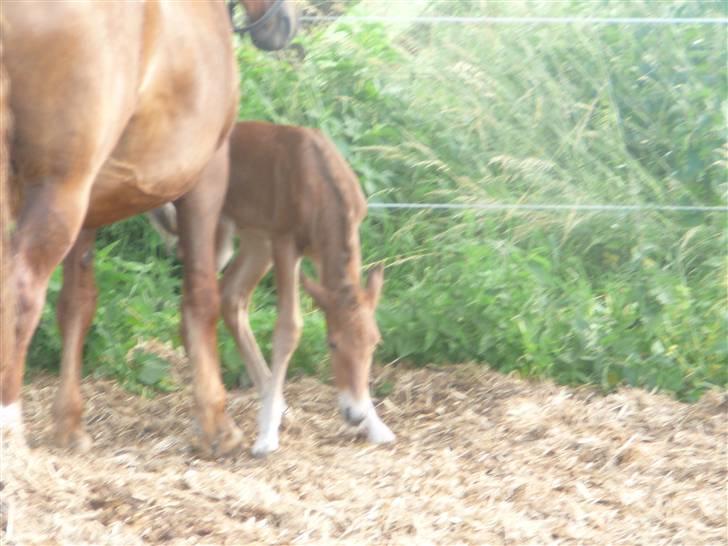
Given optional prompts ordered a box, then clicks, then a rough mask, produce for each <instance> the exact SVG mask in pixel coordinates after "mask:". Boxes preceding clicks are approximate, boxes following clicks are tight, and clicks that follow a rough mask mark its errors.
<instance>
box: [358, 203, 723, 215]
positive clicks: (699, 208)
mask: <svg viewBox="0 0 728 546" xmlns="http://www.w3.org/2000/svg"><path fill="white" fill-rule="evenodd" d="M368 206H369V208H370V209H432V210H437V209H443V210H478V211H486V212H503V211H553V212H563V211H566V212H571V211H573V212H613V213H620V212H646V211H658V212H724V213H728V206H725V207H721V206H704V205H577V204H572V205H568V204H566V205H564V204H558V205H554V204H529V203H514V204H508V203H376V202H375V203H369V204H368Z"/></svg>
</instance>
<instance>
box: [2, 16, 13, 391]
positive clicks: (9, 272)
mask: <svg viewBox="0 0 728 546" xmlns="http://www.w3.org/2000/svg"><path fill="white" fill-rule="evenodd" d="M2 27H3V21H2V18H1V17H0V378H2V377H3V376H4V371H5V368H6V366H9V365H10V364H11V361H12V354H11V353H12V352H13V351H14V350H15V307H16V302H15V289H14V286H13V284H14V282H13V268H12V257H11V253H12V251H11V242H10V230H11V227H12V225H13V222H12V218H11V215H12V212H11V206H10V192H11V190H10V180H9V178H10V136H11V132H12V117H11V113H10V89H9V87H10V82H9V81H8V80H9V76H8V73H7V71H6V70H5V64H4V58H3V44H2V35H3V33H2Z"/></svg>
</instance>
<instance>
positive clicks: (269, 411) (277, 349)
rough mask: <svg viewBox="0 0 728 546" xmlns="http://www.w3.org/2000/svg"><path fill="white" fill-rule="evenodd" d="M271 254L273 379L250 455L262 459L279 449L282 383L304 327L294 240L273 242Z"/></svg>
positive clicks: (282, 409)
mask: <svg viewBox="0 0 728 546" xmlns="http://www.w3.org/2000/svg"><path fill="white" fill-rule="evenodd" d="M273 255H274V258H273V262H274V269H275V276H276V290H277V292H278V319H277V321H276V326H275V331H274V332H273V358H272V374H273V376H272V378H271V381H270V384H269V386H268V389H267V391H266V393H265V396H264V397H263V406H262V407H261V409H260V413H259V415H258V438H257V439H256V441H255V445H254V446H253V455H254V456H256V457H263V456H265V455H267V454H268V453H270V452H271V451H274V450H276V449H278V429H279V428H280V425H281V419H282V417H283V412H284V411H285V408H286V403H285V400H284V398H283V383H284V382H285V380H286V370H287V369H288V362H289V361H290V359H291V356H292V355H293V352H294V351H295V350H296V347H297V346H298V341H299V339H300V337H301V330H302V328H303V320H302V319H301V309H300V303H299V296H298V273H299V267H300V265H301V256H300V255H299V253H298V251H297V249H296V247H295V244H294V241H293V239H292V238H290V237H289V238H286V239H285V240H282V241H281V240H277V241H275V242H274V245H273Z"/></svg>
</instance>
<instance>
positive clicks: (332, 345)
mask: <svg viewBox="0 0 728 546" xmlns="http://www.w3.org/2000/svg"><path fill="white" fill-rule="evenodd" d="M329 349H331V350H332V351H333V350H334V349H336V343H334V342H333V341H331V340H329Z"/></svg>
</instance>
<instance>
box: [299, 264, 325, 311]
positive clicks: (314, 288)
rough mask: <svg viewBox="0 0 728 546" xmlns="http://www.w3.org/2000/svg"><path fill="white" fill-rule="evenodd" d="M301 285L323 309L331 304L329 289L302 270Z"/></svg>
mask: <svg viewBox="0 0 728 546" xmlns="http://www.w3.org/2000/svg"><path fill="white" fill-rule="evenodd" d="M301 285H302V286H303V289H304V290H305V291H306V292H308V294H309V295H310V296H311V297H312V298H313V301H314V303H315V304H316V305H317V306H318V307H319V308H320V309H322V310H325V309H326V308H327V307H328V306H329V301H330V299H331V298H330V296H329V292H328V290H326V288H324V287H323V286H321V285H320V284H319V283H317V282H316V281H315V280H313V279H312V278H311V277H309V276H308V275H306V274H305V273H304V272H303V271H301Z"/></svg>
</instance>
